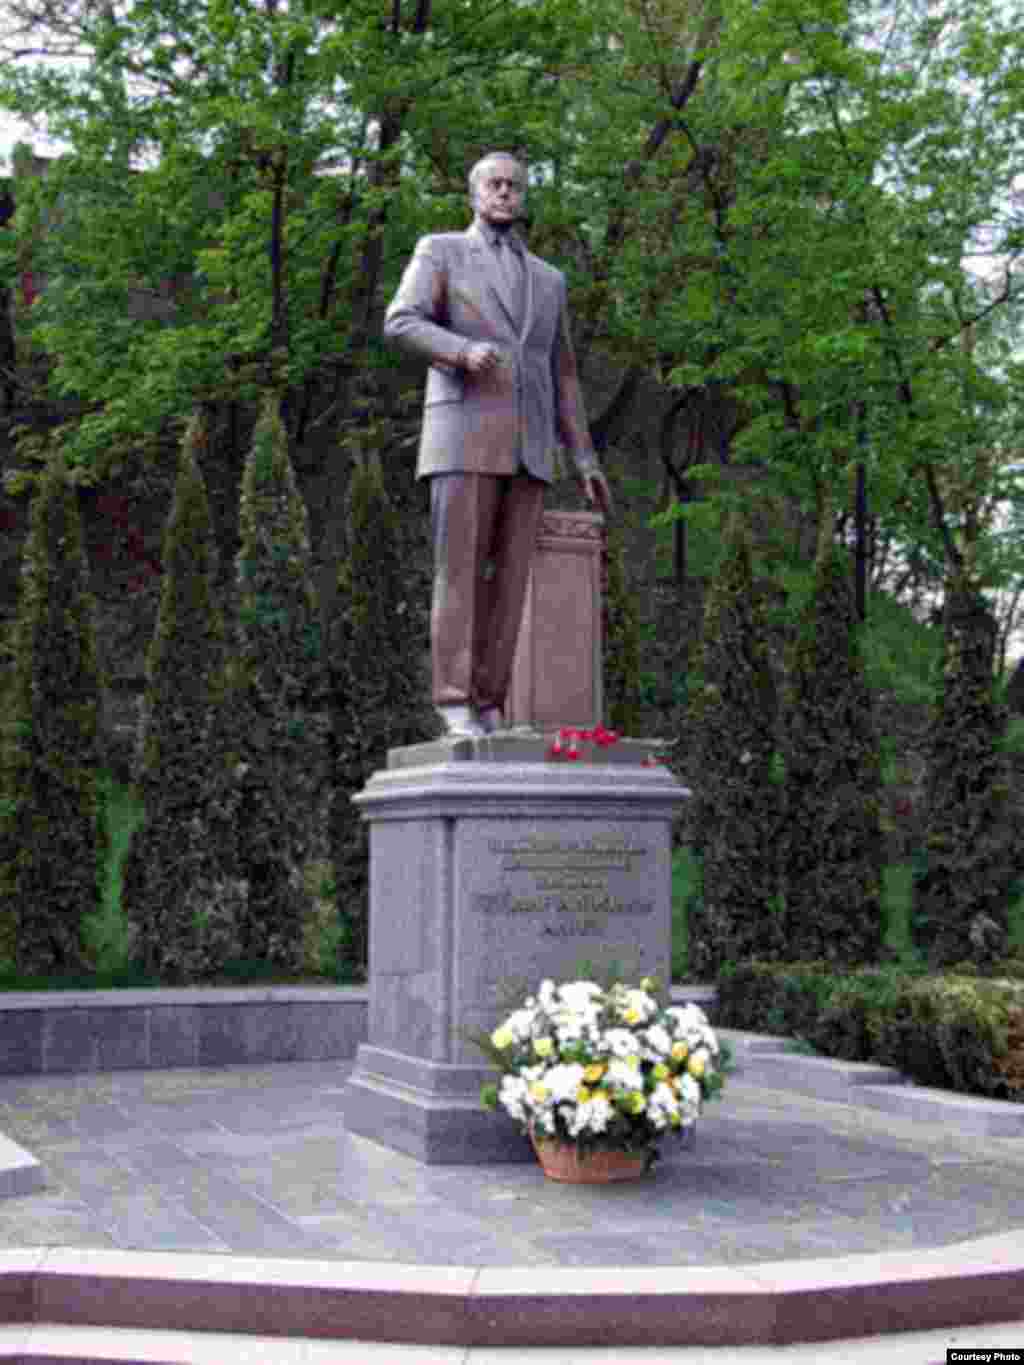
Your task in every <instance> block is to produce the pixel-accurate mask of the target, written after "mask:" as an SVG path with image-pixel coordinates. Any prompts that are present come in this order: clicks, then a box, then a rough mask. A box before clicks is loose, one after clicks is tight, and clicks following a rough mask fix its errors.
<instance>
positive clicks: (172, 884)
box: [122, 418, 247, 981]
mask: <svg viewBox="0 0 1024 1365" xmlns="http://www.w3.org/2000/svg"><path fill="white" fill-rule="evenodd" d="M206 439H207V438H206V431H205V428H204V427H203V425H202V423H201V421H200V420H199V419H198V418H194V419H193V420H192V422H191V423H190V424H189V427H188V430H187V431H186V433H185V436H184V439H183V441H182V446H181V456H180V462H179V466H178V479H177V484H176V486H175V491H174V502H173V505H172V507H171V512H170V516H169V518H168V521H167V527H166V530H165V532H164V540H163V550H162V562H163V568H164V580H163V588H162V592H161V596H160V607H159V611H158V614H157V622H156V629H155V632H154V635H153V639H152V641H151V642H150V646H149V650H148V652H147V655H146V692H145V696H144V698H143V704H142V714H141V717H140V727H139V752H138V762H137V771H136V774H135V780H136V783H137V786H138V791H139V797H140V800H141V802H142V804H143V807H144V809H145V821H144V823H143V825H142V826H141V828H139V829H138V830H137V831H136V833H135V836H134V838H133V839H132V842H131V846H130V848H129V850H128V855H127V858H126V860H125V863H124V866H123V871H122V878H123V880H122V892H123V903H124V908H125V913H126V915H127V917H128V919H129V921H130V924H131V926H132V953H133V957H134V958H135V959H136V960H137V961H138V962H139V963H140V964H141V965H142V967H143V969H144V970H145V971H146V972H149V973H152V974H154V975H157V976H159V977H160V978H161V979H162V980H165V981H175V980H192V979H200V978H203V977H207V976H210V975H212V974H213V973H215V972H216V971H217V969H218V968H219V967H220V965H221V964H222V963H223V962H224V961H225V960H227V959H228V958H231V957H234V956H237V955H238V933H239V927H240V924H241V923H242V920H243V917H244V910H245V904H246V892H247V888H246V886H245V882H244V879H243V877H242V876H241V874H240V871H239V863H238V853H237V847H236V844H235V830H236V827H237V823H238V818H239V805H238V798H237V793H236V791H235V790H234V789H233V787H232V779H233V777H234V776H235V774H234V773H233V772H232V768H231V765H232V763H234V762H237V759H233V758H232V755H231V751H230V748H229V741H230V739H231V738H233V736H232V734H231V727H232V718H233V716H234V715H235V714H236V711H235V708H234V707H233V705H232V699H231V698H230V697H229V696H227V695H226V692H227V674H226V670H225V659H224V625H223V619H222V616H221V612H220V610H219V608H218V606H217V603H216V600H215V581H216V547H215V544H214V540H213V533H212V527H211V523H210V511H209V504H208V501H207V496H206V486H205V483H204V481H203V475H202V471H201V468H200V463H199V457H200V454H201V453H202V452H203V451H204V450H205V447H206Z"/></svg>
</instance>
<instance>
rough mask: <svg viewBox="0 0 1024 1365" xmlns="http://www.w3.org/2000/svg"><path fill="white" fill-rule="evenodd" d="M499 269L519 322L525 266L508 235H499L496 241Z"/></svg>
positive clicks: (512, 308)
mask: <svg viewBox="0 0 1024 1365" xmlns="http://www.w3.org/2000/svg"><path fill="white" fill-rule="evenodd" d="M495 251H496V253H497V257H498V269H499V270H500V271H501V277H502V280H503V281H504V283H505V297H506V299H507V300H508V303H509V307H510V308H511V310H512V315H513V317H514V318H515V319H516V321H517V322H518V321H519V320H520V319H521V317H522V315H523V274H522V271H523V266H522V261H521V260H520V259H519V252H518V251H517V250H516V247H515V246H514V245H513V243H512V241H511V239H510V238H508V237H498V238H497V239H496V241H495Z"/></svg>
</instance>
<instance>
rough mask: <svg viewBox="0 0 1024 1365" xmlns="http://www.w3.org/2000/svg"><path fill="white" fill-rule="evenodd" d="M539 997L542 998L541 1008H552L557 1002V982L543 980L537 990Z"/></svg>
mask: <svg viewBox="0 0 1024 1365" xmlns="http://www.w3.org/2000/svg"><path fill="white" fill-rule="evenodd" d="M537 998H538V999H539V1000H540V1004H541V1009H545V1010H550V1009H552V1008H553V1007H554V1003H555V983H554V982H553V981H542V982H541V983H540V990H539V991H538V992H537Z"/></svg>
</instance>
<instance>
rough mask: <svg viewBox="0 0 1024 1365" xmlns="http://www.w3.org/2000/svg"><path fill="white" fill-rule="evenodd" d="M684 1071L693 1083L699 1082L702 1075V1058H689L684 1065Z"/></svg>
mask: <svg viewBox="0 0 1024 1365" xmlns="http://www.w3.org/2000/svg"><path fill="white" fill-rule="evenodd" d="M686 1069H687V1071H688V1072H689V1073H690V1075H691V1076H692V1077H693V1079H694V1080H695V1081H699V1080H700V1078H701V1076H703V1075H704V1058H703V1057H691V1058H690V1060H689V1061H688V1062H687V1064H686Z"/></svg>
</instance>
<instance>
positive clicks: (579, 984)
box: [558, 981, 604, 1014]
mask: <svg viewBox="0 0 1024 1365" xmlns="http://www.w3.org/2000/svg"><path fill="white" fill-rule="evenodd" d="M558 994H559V997H560V999H561V1001H562V1003H563V1004H564V1005H568V1007H569V1008H570V1009H571V1010H573V1011H575V1012H576V1013H578V1014H583V1013H586V1012H588V1011H589V1010H590V1009H591V1007H592V1005H593V1002H594V1001H595V1000H597V999H598V997H599V996H601V995H603V994H604V992H603V991H602V990H601V987H600V986H597V985H595V984H594V982H593V981H567V982H566V984H565V985H564V986H562V987H560V989H559V992H558Z"/></svg>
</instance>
